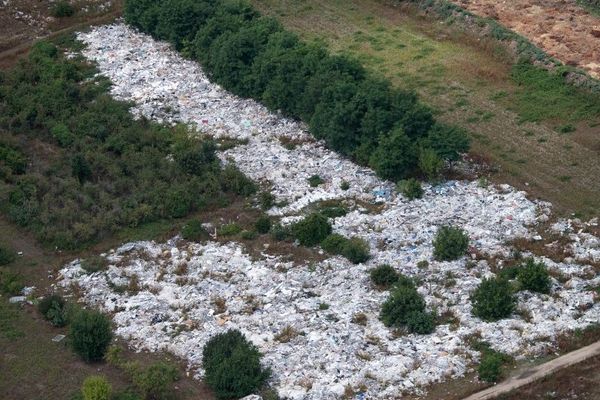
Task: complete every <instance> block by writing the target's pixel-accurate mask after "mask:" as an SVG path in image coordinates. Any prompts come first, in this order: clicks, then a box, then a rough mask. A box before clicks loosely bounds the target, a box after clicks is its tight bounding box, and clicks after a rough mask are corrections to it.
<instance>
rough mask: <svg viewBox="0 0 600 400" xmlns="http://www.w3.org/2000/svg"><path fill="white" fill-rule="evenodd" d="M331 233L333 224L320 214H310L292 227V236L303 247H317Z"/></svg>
mask: <svg viewBox="0 0 600 400" xmlns="http://www.w3.org/2000/svg"><path fill="white" fill-rule="evenodd" d="M330 233H331V224H330V223H329V221H328V220H327V218H326V217H324V216H323V215H321V214H319V213H314V214H310V215H309V216H307V217H306V218H304V219H303V220H301V221H298V222H296V223H295V224H293V225H292V235H294V237H295V238H296V239H298V241H299V242H300V244H301V245H303V246H308V247H310V246H315V245H317V244H319V243H320V242H322V241H323V239H325V238H326V237H327V236H328V235H329V234H330Z"/></svg>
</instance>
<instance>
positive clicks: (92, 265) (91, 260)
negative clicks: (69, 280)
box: [81, 256, 108, 274]
mask: <svg viewBox="0 0 600 400" xmlns="http://www.w3.org/2000/svg"><path fill="white" fill-rule="evenodd" d="M107 267H108V260H107V259H106V258H104V257H102V256H92V257H88V258H86V259H85V260H83V261H81V268H83V269H84V270H85V271H86V272H87V273H89V274H93V273H95V272H100V271H104V270H106V268H107Z"/></svg>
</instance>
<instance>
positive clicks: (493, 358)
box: [477, 352, 503, 383]
mask: <svg viewBox="0 0 600 400" xmlns="http://www.w3.org/2000/svg"><path fill="white" fill-rule="evenodd" d="M502 364H503V357H502V355H501V354H499V353H496V352H484V353H483V354H482V357H481V362H480V363H479V366H478V367H477V374H478V375H479V379H481V380H482V381H485V382H489V383H495V382H498V381H499V380H500V377H501V375H502Z"/></svg>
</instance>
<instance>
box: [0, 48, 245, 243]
mask: <svg viewBox="0 0 600 400" xmlns="http://www.w3.org/2000/svg"><path fill="white" fill-rule="evenodd" d="M95 73H96V70H95V69H94V68H92V67H91V66H89V65H88V64H86V63H84V62H82V61H78V60H75V59H67V58H65V57H64V56H63V55H62V54H61V52H60V51H59V49H58V48H57V47H56V46H55V45H53V44H51V43H48V42H39V43H37V44H36V45H35V46H34V47H33V48H32V50H31V52H30V53H29V57H28V59H25V60H22V61H21V62H20V63H19V65H17V66H16V67H15V68H14V69H12V70H10V71H6V72H0V184H1V185H2V186H3V188H6V190H3V191H2V195H0V204H1V208H2V212H3V213H5V214H7V215H8V216H9V217H10V218H11V219H12V220H13V221H14V222H16V223H17V224H19V225H21V226H25V227H28V228H30V229H31V230H32V231H34V232H35V233H36V235H37V236H38V238H39V239H40V240H41V241H43V242H44V243H46V244H48V245H51V246H52V247H54V246H56V247H59V248H61V249H72V248H77V247H81V246H82V245H85V244H87V243H90V242H93V241H95V240H99V239H101V238H102V237H105V236H108V235H110V234H112V233H113V232H115V231H116V230H118V229H120V228H123V227H135V226H137V225H140V224H143V223H147V222H151V221H156V220H159V219H171V218H179V217H183V216H185V215H188V214H189V213H191V212H193V211H196V210H199V209H202V208H205V207H208V206H213V205H215V206H220V205H225V204H226V203H227V202H228V201H229V199H230V198H231V197H233V196H236V195H247V194H249V193H252V192H253V191H254V190H255V187H254V184H253V183H252V182H251V181H249V180H248V179H247V178H246V177H245V176H244V175H243V174H242V173H241V172H239V171H238V170H236V169H235V168H233V167H226V168H224V169H222V168H221V166H220V162H219V160H218V158H217V157H216V154H215V148H216V146H215V144H214V143H212V142H211V141H207V140H200V139H193V138H190V137H189V135H188V132H187V131H186V130H185V129H182V127H177V128H174V129H172V128H166V127H164V126H160V125H158V124H154V123H151V122H149V121H147V120H145V119H140V120H134V119H133V117H132V116H131V114H130V113H129V107H130V105H129V104H127V103H124V102H119V101H116V100H114V99H113V98H111V97H110V95H109V93H108V88H109V82H108V81H106V80H103V79H101V78H96V77H94V75H95ZM5 194H6V195H5Z"/></svg>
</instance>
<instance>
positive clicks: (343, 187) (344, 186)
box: [340, 181, 350, 191]
mask: <svg viewBox="0 0 600 400" xmlns="http://www.w3.org/2000/svg"><path fill="white" fill-rule="evenodd" d="M340 189H342V190H344V191H346V190H348V189H350V184H349V183H348V182H346V181H342V183H340Z"/></svg>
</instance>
